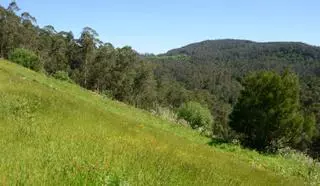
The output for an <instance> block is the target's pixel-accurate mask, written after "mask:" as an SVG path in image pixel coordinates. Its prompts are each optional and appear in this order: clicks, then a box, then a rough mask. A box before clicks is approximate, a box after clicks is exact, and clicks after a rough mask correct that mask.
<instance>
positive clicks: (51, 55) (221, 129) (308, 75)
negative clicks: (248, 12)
mask: <svg viewBox="0 0 320 186" xmlns="http://www.w3.org/2000/svg"><path fill="white" fill-rule="evenodd" d="M0 57H2V58H6V59H10V60H11V61H14V62H16V63H19V64H21V65H23V66H26V67H28V68H31V69H33V70H36V71H41V72H43V73H45V74H47V75H49V76H53V77H56V78H58V79H62V80H68V81H70V82H74V83H77V84H79V85H80V86H82V87H84V88H86V89H89V90H93V91H96V92H98V93H100V94H103V95H105V96H107V97H109V98H111V99H115V100H119V101H122V102H125V103H128V104H131V105H133V106H135V107H139V108H142V109H146V110H150V111H155V112H158V110H161V108H167V109H170V110H172V111H173V112H179V110H183V111H184V112H183V113H186V114H180V115H182V118H184V119H186V120H188V119H187V118H188V117H189V118H191V119H190V120H192V121H194V120H195V119H194V118H193V117H192V116H191V114H192V113H188V112H187V111H188V108H189V107H196V108H199V109H200V110H201V109H202V106H203V107H205V108H208V109H209V112H210V114H211V115H212V116H213V117H212V118H211V117H209V119H208V121H209V123H210V125H212V126H210V127H208V128H206V130H210V132H209V134H208V133H207V135H209V136H213V137H217V138H221V139H223V140H230V139H233V138H239V139H245V140H242V141H243V144H244V145H247V146H248V147H252V148H255V149H258V150H266V149H268V148H269V147H270V148H273V147H271V145H270V144H271V143H273V141H272V140H271V141H270V140H269V138H271V137H272V138H274V139H276V137H273V136H274V135H277V136H280V135H283V134H288V135H284V136H287V139H281V140H284V141H285V142H284V143H283V144H284V145H288V146H290V147H292V148H296V149H299V150H302V151H304V152H307V153H310V154H311V155H314V156H317V155H318V153H320V148H319V146H320V139H319V138H318V137H317V135H316V134H317V132H316V131H317V130H319V129H320V48H319V47H315V46H310V45H307V44H304V43H294V42H273V43H257V42H252V41H245V40H211V41H204V42H200V43H195V44H191V45H188V46H185V47H182V48H179V49H174V50H171V51H168V52H167V53H166V54H160V55H153V54H139V53H138V52H136V51H135V50H133V49H132V48H131V47H129V46H126V47H122V48H115V47H114V46H113V45H112V44H110V43H104V42H102V41H100V40H99V39H98V33H96V31H95V30H94V29H92V28H90V27H85V28H84V29H83V30H82V33H81V35H80V37H79V38H75V37H74V35H73V33H72V32H71V31H60V32H58V31H56V30H55V29H54V27H53V26H51V25H48V26H44V27H42V28H40V27H39V26H38V25H37V23H36V19H35V18H34V17H33V16H32V15H31V14H30V13H28V12H22V13H21V11H20V9H19V7H18V5H17V4H16V3H15V2H12V3H11V4H10V5H9V6H8V7H3V6H0ZM26 61H27V62H26ZM256 71H263V72H260V73H261V74H259V72H257V74H256V73H253V72H256ZM266 71H270V72H266ZM296 74H297V75H296ZM260 81H262V82H267V83H262V85H264V84H265V85H268V86H266V87H264V88H261V87H262V86H258V88H256V89H254V90H252V91H251V92H248V90H250V88H252V87H255V86H256V85H259V84H260V85H261V82H260ZM270 82H277V83H270ZM283 87H286V88H285V89H283ZM282 89H283V91H280V92H278V91H277V90H282ZM269 90H272V91H273V92H272V93H275V94H277V95H278V94H279V95H281V96H278V97H279V101H281V100H283V102H288V104H285V106H282V105H281V104H280V106H281V108H278V106H279V104H276V103H273V101H274V100H276V99H271V100H270V99H265V97H267V96H268V95H266V96H265V97H264V96H261V93H263V92H265V91H269ZM286 90H292V91H291V92H287V91H286ZM247 95H252V96H253V97H254V96H256V98H257V100H258V101H259V100H262V101H261V102H262V103H261V104H256V102H255V100H250V99H249V98H248V97H246V96H247ZM257 95H259V96H257ZM278 97H277V98H278ZM288 98H290V99H288ZM251 102H252V103H251ZM187 103H189V104H187ZM246 103H248V104H249V103H250V104H251V105H247V106H249V107H246V106H243V105H241V104H246ZM265 103H270V105H272V106H273V105H274V108H268V109H264V108H263V109H261V108H262V107H263V106H264V105H265ZM199 104H200V105H199ZM254 104H255V105H254ZM252 105H254V106H256V107H257V109H258V110H259V109H261V110H262V111H261V113H249V114H251V115H248V113H247V115H246V116H244V115H245V113H244V112H242V111H243V110H241V109H244V108H246V109H248V108H251V107H250V106H252ZM287 108H288V109H287ZM199 109H198V110H199ZM237 109H238V110H237ZM274 110H276V111H277V112H278V113H282V112H283V113H284V114H283V115H282V116H288V117H291V115H286V114H287V113H290V114H293V115H295V117H292V122H291V121H285V120H281V122H280V121H279V120H278V119H277V118H279V117H280V116H276V115H271V116H272V117H273V116H274V118H272V117H271V116H270V117H266V120H268V119H270V121H271V120H272V119H274V121H275V123H277V122H279V126H280V125H282V124H283V123H284V124H283V125H286V124H287V123H288V122H289V123H290V122H291V124H294V126H297V127H296V131H295V133H294V134H292V135H291V134H290V135H289V133H291V131H287V129H288V127H285V128H281V127H280V128H279V130H278V128H277V127H278V126H273V127H274V128H277V129H274V130H271V129H270V131H271V133H272V135H271V137H270V136H268V135H266V136H265V139H259V140H264V141H263V143H261V144H259V143H255V142H257V140H256V139H255V135H257V133H255V132H256V131H253V130H247V129H246V130H244V128H246V126H250V125H245V124H244V127H242V128H241V127H240V128H239V126H240V124H239V125H237V124H235V122H236V121H235V120H239V122H240V121H242V119H244V118H246V117H249V118H250V117H251V116H252V117H253V118H254V117H255V116H256V118H258V119H259V118H261V117H260V116H261V115H262V114H263V113H262V112H264V111H268V112H269V111H270V112H272V113H274V112H275V111H274ZM203 113H205V111H204V112H203ZM297 113H299V114H300V113H301V117H300V115H299V114H298V115H299V117H300V119H299V118H298V117H296V116H297ZM185 115H187V117H185ZM282 116H281V117H282ZM235 118H236V119H235ZM301 118H303V119H301ZM200 119H201V118H200ZM211 120H214V121H211ZM244 120H245V119H244ZM302 120H303V121H302ZM293 121H294V122H293ZM252 122H253V123H255V122H256V121H252ZM190 123H192V122H190ZM202 123H203V122H202V121H201V122H199V123H196V124H195V125H194V126H202ZM204 123H206V122H204ZM261 123H262V124H265V125H268V122H266V121H264V122H261ZM296 123H299V124H300V123H302V124H301V125H298V124H297V125H295V124H296ZM313 123H316V128H315V129H314V126H313ZM194 126H193V127H192V128H197V127H194ZM254 126H255V125H254ZM286 126H290V125H286ZM290 127H292V126H290ZM253 128H254V127H252V128H251V129H253ZM258 128H259V127H258ZM280 129H281V130H280ZM266 130H267V129H266ZM260 132H261V131H260ZM262 132H264V131H262ZM248 133H250V135H249V134H248ZM252 133H254V134H252ZM292 133H293V132H292ZM242 134H246V135H245V136H246V137H241V136H242ZM297 134H299V135H298V136H297ZM249 138H250V139H249ZM253 140H254V141H253ZM281 140H280V141H281ZM265 147H268V148H265Z"/></svg>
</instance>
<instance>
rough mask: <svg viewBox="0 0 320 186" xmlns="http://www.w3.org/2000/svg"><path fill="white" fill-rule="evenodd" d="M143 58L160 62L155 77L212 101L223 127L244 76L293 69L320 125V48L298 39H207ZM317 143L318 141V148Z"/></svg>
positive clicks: (304, 103) (304, 104) (303, 100)
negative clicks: (294, 40)
mask: <svg viewBox="0 0 320 186" xmlns="http://www.w3.org/2000/svg"><path fill="white" fill-rule="evenodd" d="M144 57H145V58H147V59H149V60H151V61H153V63H154V64H155V66H156V68H155V75H156V78H158V79H164V78H168V77H169V79H171V80H173V81H177V82H179V84H180V85H182V87H183V88H181V89H180V91H182V92H183V91H184V89H185V90H186V92H188V91H187V90H189V91H191V92H192V93H193V94H196V96H193V97H194V98H195V99H198V101H200V102H201V101H202V102H203V103H206V104H208V105H210V108H211V109H212V111H213V114H214V115H215V116H216V118H217V122H220V123H221V124H220V125H221V126H227V125H228V124H227V123H228V116H229V113H230V112H231V108H232V107H233V106H234V105H235V103H236V102H237V100H238V96H239V94H240V91H241V90H242V89H243V87H242V85H241V82H242V79H243V77H244V76H245V75H247V74H249V73H251V72H254V71H262V70H271V71H276V72H278V73H281V72H283V71H285V70H286V69H289V70H292V71H294V72H296V73H297V74H298V75H299V79H300V101H301V104H302V107H303V109H304V110H306V112H313V113H315V115H316V118H317V119H316V120H317V123H318V127H319V126H320V47H317V46H311V45H308V44H304V43H298V42H267V43H259V42H253V41H248V40H233V39H226V40H208V41H203V42H199V43H194V44H190V45H187V46H184V47H181V48H178V49H173V50H170V51H168V52H167V53H166V54H161V55H158V56H152V55H148V56H144ZM180 95H184V94H180ZM180 98H181V97H180ZM199 99H200V100H199ZM318 146H319V144H318V143H315V144H314V145H313V147H314V148H315V149H318V150H319V147H318ZM318 150H317V151H318Z"/></svg>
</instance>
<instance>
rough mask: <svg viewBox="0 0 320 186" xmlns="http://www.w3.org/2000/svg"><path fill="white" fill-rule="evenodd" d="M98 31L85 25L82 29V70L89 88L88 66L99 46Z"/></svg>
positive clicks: (84, 81) (84, 84) (80, 42)
mask: <svg viewBox="0 0 320 186" xmlns="http://www.w3.org/2000/svg"><path fill="white" fill-rule="evenodd" d="M98 36H99V35H98V33H97V32H96V31H95V30H94V29H92V28H90V27H85V28H83V30H82V33H81V36H80V39H79V44H80V45H81V53H82V60H83V64H82V69H81V70H82V72H83V82H82V84H83V86H84V87H85V88H87V80H88V68H89V64H90V63H91V62H92V60H93V58H94V50H95V48H96V47H97V44H98V43H99V42H100V41H99V40H98V39H97V37H98Z"/></svg>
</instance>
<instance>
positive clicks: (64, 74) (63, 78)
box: [53, 71, 73, 83]
mask: <svg viewBox="0 0 320 186" xmlns="http://www.w3.org/2000/svg"><path fill="white" fill-rule="evenodd" d="M53 77H54V78H56V79H59V80H61V81H68V82H70V83H72V82H73V81H72V80H71V79H70V78H69V75H68V73H67V72H65V71H57V72H56V73H54V74H53Z"/></svg>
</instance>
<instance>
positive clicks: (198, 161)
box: [0, 60, 320, 185]
mask: <svg viewBox="0 0 320 186" xmlns="http://www.w3.org/2000/svg"><path fill="white" fill-rule="evenodd" d="M208 143H210V140H209V139H207V138H205V137H201V136H200V135H199V134H198V133H197V132H195V131H192V130H190V129H188V128H185V127H182V126H179V125H177V124H174V123H170V122H167V121H165V120H162V119H160V118H157V117H155V116H153V115H152V114H150V113H148V112H146V111H143V110H139V109H136V108H133V107H131V106H127V105H125V104H123V103H120V102H116V101H112V100H109V99H106V98H103V97H102V96H100V95H98V94H96V93H93V92H90V91H87V90H84V89H82V88H80V87H78V86H77V85H73V84H69V83H67V82H63V81H58V80H55V79H53V78H48V77H46V76H45V75H43V74H39V73H36V72H33V71H31V70H28V69H25V68H23V67H20V66H17V65H15V64H13V63H10V62H6V61H3V60H2V61H0V185H21V184H22V185H304V184H305V185H310V184H314V185H317V184H319V183H320V182H319V179H320V176H319V175H320V173H319V172H320V171H319V170H320V169H319V166H318V165H314V164H313V163H312V161H310V160H308V159H303V158H302V159H301V157H304V156H298V155H290V156H280V155H277V156H268V155H260V154H258V153H257V152H254V151H250V150H245V149H242V148H240V147H238V146H234V145H227V144H219V143H213V144H212V145H208Z"/></svg>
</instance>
